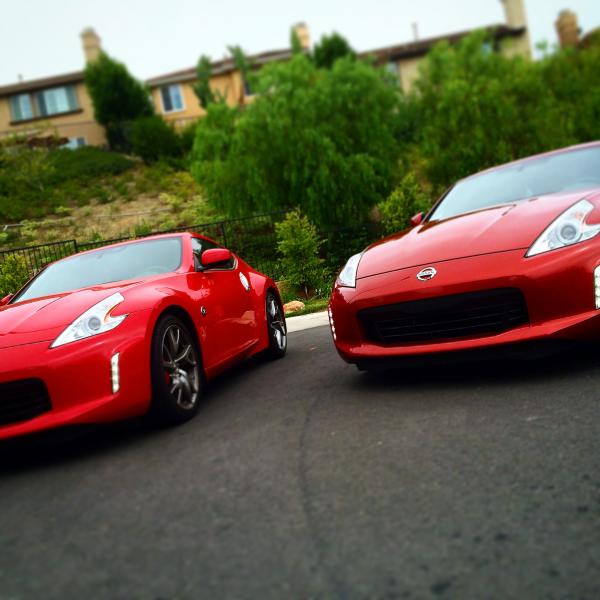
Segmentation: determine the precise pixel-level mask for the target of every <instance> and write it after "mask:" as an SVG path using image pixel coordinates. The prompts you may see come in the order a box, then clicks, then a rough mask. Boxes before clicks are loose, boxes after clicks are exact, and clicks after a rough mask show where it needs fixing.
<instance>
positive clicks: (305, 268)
mask: <svg viewBox="0 0 600 600" xmlns="http://www.w3.org/2000/svg"><path fill="white" fill-rule="evenodd" d="M275 231H276V234H277V249H278V251H279V254H280V255H281V261H280V267H281V270H282V272H283V273H284V280H285V281H286V283H287V284H288V285H289V286H292V287H295V288H297V289H298V288H299V289H302V290H303V291H304V294H305V295H306V296H308V294H309V291H315V292H316V294H317V295H318V294H319V293H322V292H323V289H324V284H325V281H326V279H327V272H326V269H325V267H324V266H323V260H322V259H321V258H319V247H320V246H321V241H320V240H319V237H318V235H317V230H316V228H315V226H314V225H313V224H312V223H311V222H310V221H309V220H308V218H307V217H306V216H304V215H302V214H301V213H300V211H298V210H294V211H292V212H290V213H289V214H287V215H286V217H285V219H284V220H283V221H282V222H281V223H276V224H275Z"/></svg>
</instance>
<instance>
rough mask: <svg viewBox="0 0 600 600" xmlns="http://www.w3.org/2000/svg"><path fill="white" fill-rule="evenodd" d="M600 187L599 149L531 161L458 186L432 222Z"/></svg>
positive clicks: (575, 151)
mask: <svg viewBox="0 0 600 600" xmlns="http://www.w3.org/2000/svg"><path fill="white" fill-rule="evenodd" d="M595 186H600V147H592V148H584V149H579V150H569V151H567V152H562V153H560V154H554V155H551V156H542V157H540V158H534V159H529V160H526V161H522V162H519V163H516V164H512V165H509V166H506V167H501V168H499V169H495V170H493V171H489V172H487V173H481V174H480V175H473V176H472V177H469V178H468V179H465V180H463V181H460V182H459V183H457V184H456V185H455V186H454V187H453V188H452V189H451V190H450V192H449V193H448V194H447V195H446V197H445V198H444V199H443V200H442V201H441V203H440V204H439V205H438V206H437V208H436V209H435V210H434V211H433V213H432V214H431V215H430V216H429V219H428V220H429V221H440V220H442V219H448V218H450V217H455V216H457V215H462V214H464V213H467V212H472V211H475V210H480V209H482V208H488V207H490V206H497V205H499V204H508V203H511V202H516V201H518V200H524V199H526V198H532V197H534V196H540V195H542V194H551V193H554V192H576V191H578V190H583V189H586V188H590V187H595Z"/></svg>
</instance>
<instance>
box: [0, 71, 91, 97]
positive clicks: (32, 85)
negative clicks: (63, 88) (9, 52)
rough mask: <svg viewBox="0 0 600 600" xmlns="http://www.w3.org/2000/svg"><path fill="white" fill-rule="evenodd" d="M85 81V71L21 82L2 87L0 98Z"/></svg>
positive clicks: (0, 88)
mask: <svg viewBox="0 0 600 600" xmlns="http://www.w3.org/2000/svg"><path fill="white" fill-rule="evenodd" d="M83 80H84V73H83V71H76V72H75V73H65V74H63V75H53V76H52V77H44V78H43V79H32V80H30V81H19V82H18V83H12V84H10V85H4V86H2V87H0V96H8V95H10V94H18V93H20V92H33V91H35V90H41V89H47V88H51V87H56V86H60V85H65V84H67V83H79V82H82V81H83Z"/></svg>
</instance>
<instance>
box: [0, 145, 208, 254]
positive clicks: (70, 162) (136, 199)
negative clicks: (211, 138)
mask: <svg viewBox="0 0 600 600" xmlns="http://www.w3.org/2000/svg"><path fill="white" fill-rule="evenodd" d="M3 159H4V160H3ZM15 163H17V164H15ZM218 217H219V215H217V214H216V213H215V212H214V211H212V210H211V209H210V207H208V205H207V204H206V202H205V201H204V199H203V198H202V196H201V194H200V189H199V188H198V186H197V185H196V183H195V182H194V180H193V179H192V177H191V176H190V174H189V173H188V172H187V171H186V170H182V168H181V167H180V168H177V167H176V166H169V165H167V164H162V163H159V164H155V165H152V166H146V165H144V164H142V163H140V162H138V161H133V160H131V159H130V158H128V157H125V156H122V155H119V154H114V153H109V152H104V151H102V150H98V149H95V148H85V149H82V150H76V151H71V150H54V151H50V152H48V151H39V150H26V149H21V150H19V156H18V161H17V160H15V156H14V155H9V156H8V159H7V158H6V156H5V155H4V156H3V155H1V154H0V247H15V246H24V245H32V244H39V243H45V242H50V241H56V240H63V239H76V240H78V241H82V242H85V241H92V240H98V239H111V238H116V237H122V236H125V235H129V234H131V233H136V234H145V233H148V232H150V231H155V230H159V229H170V228H173V227H178V226H184V225H191V224H195V223H202V222H206V221H212V220H215V219H217V218H218Z"/></svg>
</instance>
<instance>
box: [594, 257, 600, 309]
mask: <svg viewBox="0 0 600 600" xmlns="http://www.w3.org/2000/svg"><path fill="white" fill-rule="evenodd" d="M594 290H595V292H596V308H597V309H599V310H600V266H598V267H596V268H595V269H594Z"/></svg>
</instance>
